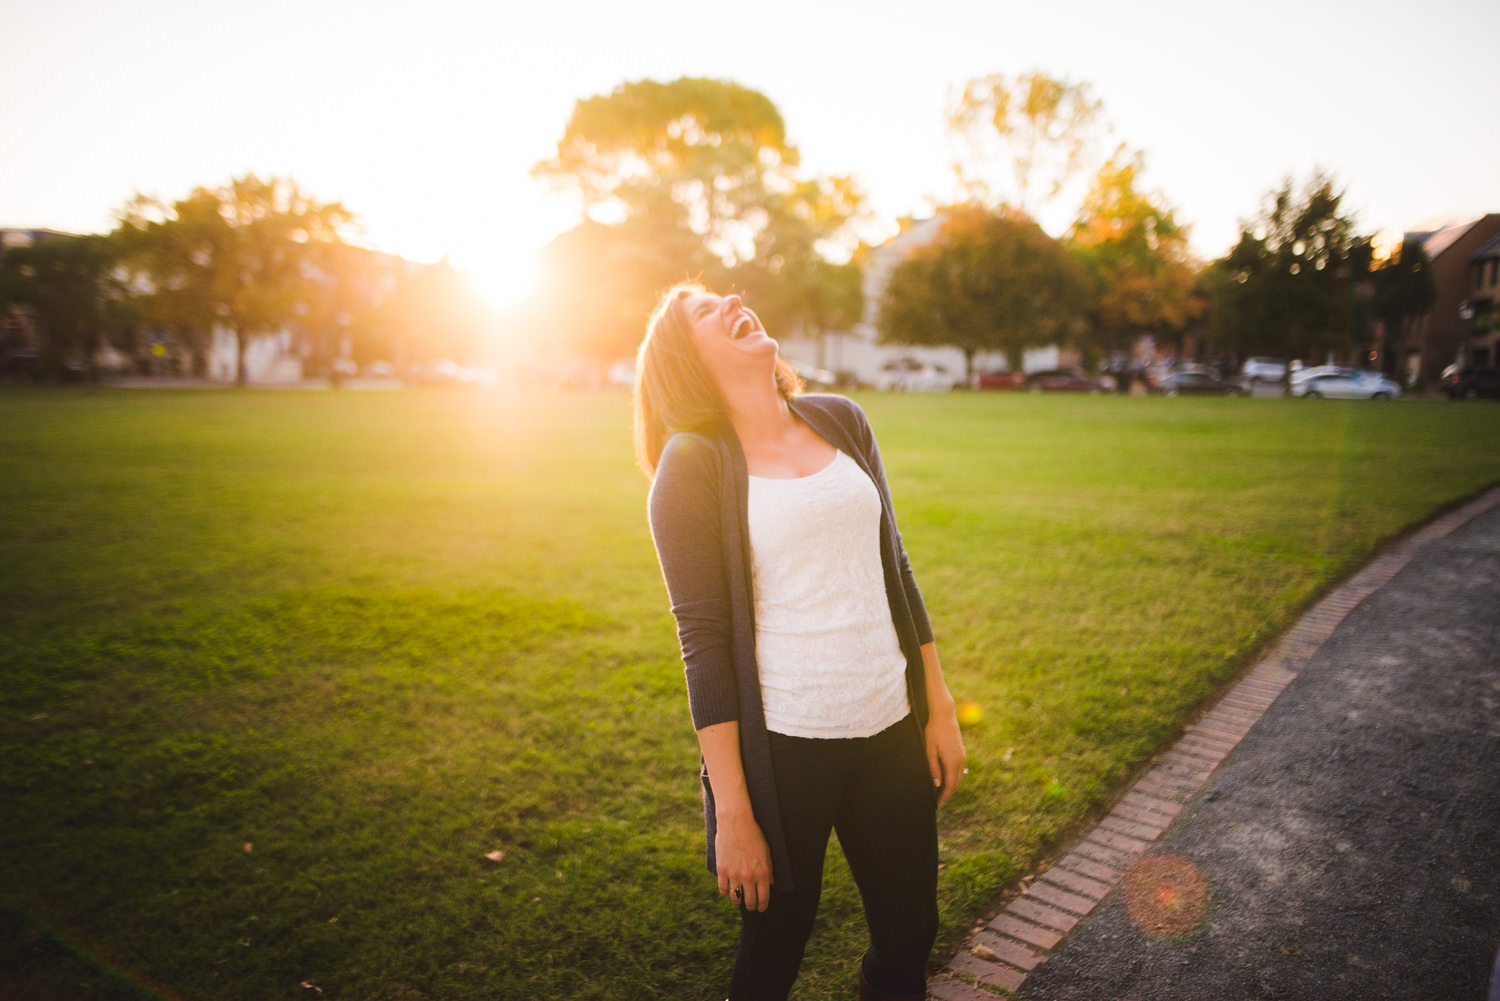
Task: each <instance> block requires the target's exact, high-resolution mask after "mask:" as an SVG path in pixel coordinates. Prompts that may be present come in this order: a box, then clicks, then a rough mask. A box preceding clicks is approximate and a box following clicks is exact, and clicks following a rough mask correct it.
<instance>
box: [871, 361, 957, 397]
mask: <svg viewBox="0 0 1500 1001" xmlns="http://www.w3.org/2000/svg"><path fill="white" fill-rule="evenodd" d="M957 384H958V380H957V379H955V378H954V377H953V376H952V375H950V374H949V373H948V370H947V369H946V368H944V367H943V366H941V365H924V364H922V363H921V362H918V361H915V360H913V359H910V358H898V359H896V360H895V361H888V362H886V363H885V364H884V365H882V366H881V367H880V372H879V374H877V375H876V376H875V388H876V389H879V390H885V391H894V392H897V393H946V392H949V391H950V390H952V389H953V387H954V386H956V385H957Z"/></svg>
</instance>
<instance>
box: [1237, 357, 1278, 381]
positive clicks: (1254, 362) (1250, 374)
mask: <svg viewBox="0 0 1500 1001" xmlns="http://www.w3.org/2000/svg"><path fill="white" fill-rule="evenodd" d="M1240 375H1242V376H1244V377H1245V378H1246V379H1249V380H1250V381H1251V382H1252V383H1256V382H1280V381H1281V380H1282V379H1285V378H1286V362H1284V361H1282V360H1281V359H1280V358H1246V359H1245V364H1244V365H1242V366H1241V367H1240Z"/></svg>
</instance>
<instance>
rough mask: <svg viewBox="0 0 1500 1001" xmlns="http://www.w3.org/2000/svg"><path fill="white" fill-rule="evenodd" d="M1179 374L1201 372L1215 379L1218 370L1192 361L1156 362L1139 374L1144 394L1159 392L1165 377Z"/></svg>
mask: <svg viewBox="0 0 1500 1001" xmlns="http://www.w3.org/2000/svg"><path fill="white" fill-rule="evenodd" d="M1179 372H1201V373H1202V374H1204V375H1211V376H1213V377H1214V378H1215V379H1217V378H1218V377H1219V370H1218V369H1216V368H1214V367H1213V366H1212V365H1201V364H1199V363H1198V362H1192V361H1172V362H1157V363H1155V364H1153V365H1148V366H1146V370H1145V371H1144V372H1142V373H1141V374H1142V377H1143V378H1144V379H1145V380H1146V392H1148V393H1155V392H1159V391H1160V390H1161V384H1162V381H1163V380H1164V379H1166V377H1167V376H1169V375H1176V374H1178V373H1179Z"/></svg>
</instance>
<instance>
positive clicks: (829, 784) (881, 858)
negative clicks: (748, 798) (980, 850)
mask: <svg viewBox="0 0 1500 1001" xmlns="http://www.w3.org/2000/svg"><path fill="white" fill-rule="evenodd" d="M771 763H772V766H773V767H774V768H775V773H776V790H777V797H778V799H779V801H780V804H781V821H782V825H783V828H784V830H785V833H786V841H787V853H788V855H789V856H790V865H791V868H792V875H793V878H794V880H795V882H796V886H797V888H796V889H795V890H793V891H791V892H783V891H782V890H781V889H780V887H779V885H778V884H772V886H771V902H770V906H768V907H767V908H766V910H765V911H764V912H763V913H757V912H755V911H746V910H744V909H743V908H741V921H740V943H739V954H738V955H737V956H736V957H735V961H734V975H733V978H732V979H731V981H730V986H729V996H730V998H731V999H732V1001H781V999H784V998H785V997H786V996H787V994H788V992H789V991H791V989H792V982H793V981H794V980H796V979H797V968H798V967H799V966H800V965H801V964H802V952H803V950H804V949H805V948H806V946H807V937H808V935H809V934H810V933H811V932H812V924H813V918H814V917H815V916H816V914H817V912H818V898H819V896H820V894H821V892H822V888H823V857H824V854H825V853H826V852H827V849H828V834H829V832H830V831H837V832H838V836H839V844H840V846H842V847H843V849H844V857H845V858H847V859H848V861H849V869H850V871H851V872H852V873H853V874H854V881H855V882H856V883H857V884H858V885H859V893H860V897H861V898H862V900H863V901H864V908H865V921H866V923H867V924H868V925H869V928H870V948H869V951H867V952H866V953H865V957H864V961H863V970H864V975H865V978H866V979H867V980H869V982H870V984H871V986H873V987H875V988H876V989H877V990H880V991H883V992H885V993H888V994H897V995H901V994H920V993H921V992H922V991H923V990H924V988H925V987H926V982H927V981H926V967H927V956H928V953H930V952H931V951H932V943H933V940H934V939H935V938H936V937H937V926H938V915H937V797H936V794H935V791H934V790H933V787H932V776H931V774H929V772H928V771H927V757H926V754H925V752H924V751H923V749H922V734H921V730H920V729H919V728H918V726H917V723H916V720H915V719H914V718H913V717H911V716H909V715H908V716H907V717H905V718H904V719H902V720H901V721H900V722H899V723H896V724H894V725H892V726H890V727H888V728H886V729H885V730H882V731H881V732H880V733H877V734H876V735H875V736H873V737H862V738H857V739H852V740H809V739H805V738H802V737H788V736H785V735H784V734H779V733H773V734H771ZM773 875H774V874H773Z"/></svg>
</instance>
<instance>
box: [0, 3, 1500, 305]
mask: <svg viewBox="0 0 1500 1001" xmlns="http://www.w3.org/2000/svg"><path fill="white" fill-rule="evenodd" d="M1496 39H1500V3H1495V2H1494V0H1428V2H1426V3H1423V4H1413V3H1410V2H1406V0H1333V2H1319V0H1297V2H1290V0H1258V2H1255V3H1234V4H1229V3H1205V2H1203V0H1140V2H1137V3H1134V4H1129V3H1120V2H1118V0H1107V2H1106V0H1042V2H1035V3H1031V4H1025V5H1022V4H1018V3H1014V2H1009V0H978V2H967V0H923V2H920V3H915V2H911V0H907V2H903V3H892V2H889V0H862V2H859V3H844V2H838V3H835V2H820V0H762V2H761V3H758V4H754V5H748V4H747V5H721V4H690V5H684V4H681V3H664V2H662V0H638V2H635V3H622V2H620V0H609V2H605V0H597V2H596V0H551V2H549V0H528V2H526V3H524V4H523V3H517V2H515V0H499V2H495V0H487V2H478V0H423V2H421V3H410V2H406V3H395V2H392V0H359V2H353V0H349V2H340V0H261V2H257V3H245V2H243V0H237V2H234V3H226V2H221V0H132V2H130V3H120V2H118V0H47V2H45V3H37V2H27V0H0V52H3V59H4V64H5V69H6V80H7V88H6V100H5V101H4V102H3V103H0V136H3V137H4V144H3V145H4V151H5V152H4V155H3V156H0V226H24V227H45V228H51V229H60V230H65V231H72V232H98V231H104V230H107V229H109V228H111V227H112V226H113V220H112V216H111V213H112V212H113V211H114V210H115V209H116V208H118V207H119V206H120V205H121V204H122V203H123V202H125V200H126V199H128V198H129V197H130V196H131V194H132V193H134V192H135V191H141V192H145V193H148V194H155V195H158V196H160V197H162V198H164V199H168V200H171V199H175V198H179V197H182V196H184V195H186V194H187V193H188V191H189V190H191V189H192V188H193V187H194V186H196V185H217V184H221V183H224V182H225V181H227V180H228V179H229V178H230V177H232V176H235V175H239V174H243V173H245V172H247V171H254V172H257V173H260V174H263V175H266V174H278V175H291V176H293V177H295V178H296V179H297V181H298V182H299V184H300V185H301V186H302V187H303V188H304V189H305V190H307V191H309V192H310V193H312V194H313V195H314V196H316V197H318V198H320V199H323V200H329V201H332V200H338V201H342V202H344V204H345V205H347V206H348V207H350V208H351V209H353V210H354V211H355V212H357V213H358V214H359V216H360V217H361V219H362V220H363V223H364V226H365V230H366V235H365V239H366V240H367V242H369V243H370V244H372V245H373V246H376V247H379V248H380V249H382V250H388V251H392V252H395V253H399V254H403V255H405V256H407V257H409V258H412V259H416V260H434V259H436V258H437V257H439V256H440V255H442V254H443V253H445V252H446V253H449V254H450V255H451V256H452V259H453V261H454V263H455V264H456V265H457V266H459V267H461V268H465V269H466V270H469V271H470V272H471V273H472V274H473V275H474V276H475V278H476V279H477V280H479V282H480V283H481V284H482V285H485V286H488V287H489V289H490V290H491V291H492V292H496V293H498V294H504V293H506V292H508V291H513V290H514V289H515V288H516V286H517V285H518V283H519V281H520V280H521V279H522V278H524V276H525V274H526V271H527V267H528V262H529V260H530V258H531V255H532V253H533V252H534V251H535V249H536V248H537V247H539V246H541V245H542V244H544V243H546V242H547V241H548V240H549V239H550V238H551V237H552V236H554V235H555V234H556V233H558V232H559V231H561V230H562V229H565V228H567V227H568V226H570V225H571V224H572V223H573V222H575V221H576V218H577V216H576V209H575V208H574V207H573V206H570V205H568V204H566V203H565V202H562V201H560V200H558V199H555V198H553V197H552V196H550V195H549V193H548V192H547V191H546V189H545V188H544V187H543V186H541V185H539V184H537V183H536V182H533V181H532V180H531V179H530V177H529V176H528V174H527V170H528V168H529V167H530V166H531V165H532V164H533V163H535V162H536V161H537V160H539V159H541V158H543V157H546V156H548V155H549V154H551V153H552V152H553V151H554V150H555V146H556V142H557V140H558V138H559V137H560V136H561V134H562V130H563V127H564V125H565V124H566V122H567V118H568V115H569V113H570V111H571V110H572V107H573V104H574V102H575V101H576V100H578V99H579V98H583V97H588V96H591V95H593V94H597V93H604V92H607V91H609V90H612V89H613V88H614V87H615V86H616V85H617V84H619V83H621V82H623V81H626V80H635V79H641V78H645V77H650V78H654V79H658V80H670V79H675V78H676V77H679V76H685V75H691V76H712V77H719V78H725V79H733V80H735V81H737V82H739V83H742V84H745V85H747V86H750V87H754V88H756V89H758V90H760V91H762V92H764V93H765V94H766V95H768V96H769V97H770V98H771V99H772V100H773V101H774V102H775V103H776V104H777V106H778V107H779V108H780V109H781V112H782V114H783V116H784V117H785V119H786V122H787V126H788V130H789V132H790V135H791V139H792V141H793V142H794V143H796V144H798V145H799V146H800V148H801V150H802V154H803V163H804V165H805V166H806V167H808V168H810V169H812V170H815V171H818V172H822V173H853V174H855V175H856V176H857V177H858V178H859V179H860V180H861V181H862V183H863V185H864V187H865V189H866V191H867V192H868V193H869V196H870V204H871V208H872V209H873V210H874V213H875V216H876V218H877V220H883V222H884V228H883V229H879V230H877V232H888V231H890V230H892V229H893V228H894V227H893V225H892V223H891V221H892V220H894V219H895V218H896V217H897V216H901V215H906V214H924V208H925V206H926V205H927V204H928V199H929V198H930V197H934V196H935V197H937V198H939V199H942V198H943V197H945V196H947V195H950V194H951V181H950V176H951V175H950V173H949V169H948V164H949V161H950V159H951V155H952V149H951V147H950V146H949V144H948V142H947V140H946V138H945V135H944V130H943V120H944V109H945V106H946V102H947V99H948V95H949V92H950V90H951V89H952V88H954V87H957V86H959V85H961V84H962V83H963V81H965V80H966V79H968V78H970V77H974V76H980V75H984V74H989V73H1007V74H1014V73H1018V72H1022V71H1026V70H1029V69H1033V68H1035V69H1041V70H1043V71H1045V72H1048V73H1050V74H1052V75H1055V76H1069V77H1072V78H1074V79H1078V80H1086V81H1088V82H1090V83H1091V84H1092V85H1093V87H1094V91H1095V93H1096V95H1097V96H1099V97H1101V98H1102V99H1103V100H1104V102H1105V111H1106V114H1107V115H1108V117H1109V118H1110V120H1111V121H1112V122H1113V123H1114V125H1115V133H1116V136H1117V137H1118V138H1119V139H1121V140H1123V141H1125V142H1128V143H1129V144H1131V145H1132V146H1133V147H1136V148H1140V149H1143V150H1145V152H1146V154H1147V173H1146V176H1145V179H1146V182H1147V184H1148V185H1149V186H1152V187H1155V188H1159V189H1160V190H1161V191H1162V192H1163V193H1164V194H1165V196H1166V198H1167V201H1168V202H1169V203H1170V204H1171V205H1173V206H1174V207H1175V208H1176V210H1177V213H1178V218H1179V219H1180V220H1183V221H1186V222H1189V223H1191V224H1192V225H1193V242H1194V245H1195V247H1196V248H1197V250H1198V252H1199V253H1200V254H1201V255H1202V256H1204V257H1206V258H1211V257H1215V256H1218V255H1220V254H1222V253H1223V252H1224V251H1225V250H1227V249H1228V247H1229V246H1230V245H1231V244H1232V243H1233V242H1234V240H1235V238H1236V235H1237V232H1238V228H1237V221H1238V220H1239V219H1241V218H1245V217H1248V216H1250V215H1252V214H1253V213H1254V212H1255V210H1256V208H1257V206H1258V204H1259V201H1260V198H1261V196H1262V195H1263V194H1264V193H1265V192H1266V191H1267V190H1269V189H1270V188H1272V187H1274V186H1276V185H1277V184H1278V183H1279V181H1280V180H1281V179H1282V178H1283V177H1284V176H1285V175H1287V174H1288V173H1295V174H1296V175H1297V176H1298V177H1305V176H1306V175H1307V174H1308V173H1309V172H1310V171H1311V170H1312V169H1313V168H1314V167H1318V166H1321V167H1324V168H1325V169H1327V170H1330V171H1332V172H1333V174H1334V175H1335V177H1336V178H1337V179H1338V180H1339V181H1340V182H1341V183H1342V184H1344V185H1345V186H1347V189H1348V196H1347V200H1346V205H1347V206H1348V207H1349V208H1350V209H1352V210H1353V211H1354V212H1355V213H1356V217H1357V220H1358V222H1359V224H1360V226H1361V228H1362V229H1363V230H1365V231H1377V230H1380V231H1386V230H1402V229H1411V228H1415V227H1417V226H1418V225H1419V224H1421V223H1424V222H1426V221H1429V220H1431V219H1433V218H1435V217H1453V216H1466V215H1476V214H1479V213H1482V212H1485V211H1500V128H1496V125H1495V122H1496V117H1495V110H1496V107H1497V105H1500V84H1497V82H1496V79H1497V78H1496V77H1495V65H1496V64H1495V56H1494V46H1495V42H1496ZM1057 222H1058V220H1051V219H1049V218H1047V217H1046V216H1045V215H1044V217H1043V223H1044V224H1046V225H1048V228H1049V229H1051V230H1052V231H1054V232H1057V231H1058V230H1059V226H1058V225H1057Z"/></svg>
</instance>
